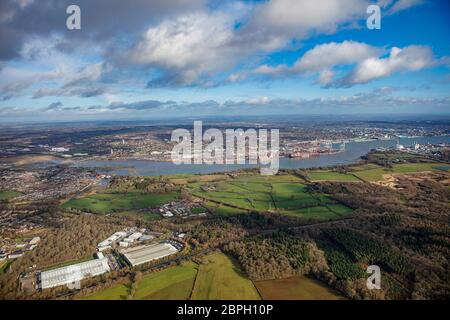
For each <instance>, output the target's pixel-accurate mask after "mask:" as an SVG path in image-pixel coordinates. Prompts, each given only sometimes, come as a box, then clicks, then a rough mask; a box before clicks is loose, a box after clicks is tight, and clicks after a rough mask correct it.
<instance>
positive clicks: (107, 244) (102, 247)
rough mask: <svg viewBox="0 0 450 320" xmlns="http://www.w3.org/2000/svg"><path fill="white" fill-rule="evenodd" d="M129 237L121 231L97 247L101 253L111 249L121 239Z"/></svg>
mask: <svg viewBox="0 0 450 320" xmlns="http://www.w3.org/2000/svg"><path fill="white" fill-rule="evenodd" d="M126 236H127V233H126V232H124V231H119V232H116V233H114V234H113V235H112V236H110V237H109V238H108V239H106V240H103V241H102V242H100V243H99V244H98V245H97V248H98V250H99V251H103V250H105V249H110V248H111V246H112V244H113V243H114V242H116V241H118V240H120V239H123V238H125V237H126Z"/></svg>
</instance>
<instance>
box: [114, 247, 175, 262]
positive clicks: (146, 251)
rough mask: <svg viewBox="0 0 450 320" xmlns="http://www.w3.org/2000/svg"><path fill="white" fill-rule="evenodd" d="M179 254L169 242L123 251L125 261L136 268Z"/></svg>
mask: <svg viewBox="0 0 450 320" xmlns="http://www.w3.org/2000/svg"><path fill="white" fill-rule="evenodd" d="M177 252H178V249H177V248H176V247H175V246H174V245H172V244H171V243H168V242H163V243H158V244H152V245H147V246H139V247H135V248H131V249H125V250H122V251H121V253H122V254H123V256H124V257H125V259H126V260H127V261H128V262H129V263H130V264H131V265H132V266H133V267H134V266H137V265H140V264H143V263H146V262H150V261H152V260H156V259H161V258H164V257H167V256H170V255H172V254H175V253H177Z"/></svg>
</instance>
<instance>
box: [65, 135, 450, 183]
mask: <svg viewBox="0 0 450 320" xmlns="http://www.w3.org/2000/svg"><path fill="white" fill-rule="evenodd" d="M397 142H399V143H400V144H401V145H403V146H412V145H414V144H416V143H419V144H428V143H432V144H438V143H450V136H440V137H414V138H400V139H399V140H374V141H355V142H348V143H347V144H346V146H345V151H344V152H339V153H336V154H330V155H323V156H319V157H311V158H309V159H290V158H281V159H280V169H296V168H317V167H328V166H334V165H342V164H351V163H355V162H357V161H358V160H359V159H360V157H361V156H363V155H365V154H367V153H368V152H369V151H370V150H372V149H376V148H381V147H384V148H392V147H395V146H396V144H397ZM335 147H337V146H335ZM73 166H75V167H84V168H96V169H99V170H100V171H103V170H104V171H105V172H109V173H111V174H115V175H132V176H159V175H167V174H188V173H201V174H205V173H213V172H226V171H234V170H238V169H241V168H250V167H251V166H250V165H205V164H181V165H175V164H173V163H172V162H162V161H150V160H101V161H97V160H90V161H81V162H76V163H74V164H73ZM102 169H103V170H102Z"/></svg>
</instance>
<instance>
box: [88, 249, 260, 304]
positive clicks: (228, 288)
mask: <svg viewBox="0 0 450 320" xmlns="http://www.w3.org/2000/svg"><path fill="white" fill-rule="evenodd" d="M203 259H204V261H205V262H204V263H203V264H201V265H200V266H199V265H197V264H196V263H194V262H192V261H189V262H186V263H183V264H182V265H180V266H176V267H170V268H168V269H165V270H163V271H159V272H155V273H151V274H148V275H144V276H143V277H142V280H140V281H139V283H138V284H137V288H136V292H135V294H134V296H133V299H134V300H159V299H162V300H188V299H215V300H220V299H245V300H249V299H260V296H259V294H258V292H257V291H256V289H255V286H254V285H253V283H252V282H251V281H250V280H248V279H247V278H246V277H245V275H243V274H242V271H241V270H240V268H239V267H238V266H237V265H236V264H234V263H233V262H232V260H231V259H230V258H228V257H227V256H226V255H224V254H222V253H215V254H211V255H208V256H206V257H204V258H203ZM130 292H131V283H127V284H120V285H116V286H114V287H111V288H108V289H105V290H102V291H99V292H96V293H94V294H92V295H89V296H87V297H84V298H83V299H85V300H126V299H127V296H128V295H129V294H130Z"/></svg>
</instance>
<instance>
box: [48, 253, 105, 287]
mask: <svg viewBox="0 0 450 320" xmlns="http://www.w3.org/2000/svg"><path fill="white" fill-rule="evenodd" d="M99 257H102V258H101V259H95V260H91V261H86V262H82V263H78V264H72V265H70V266H66V267H62V268H58V269H53V270H49V271H44V272H41V273H40V277H39V278H40V288H41V289H47V288H53V287H57V286H61V285H67V284H71V283H75V282H77V281H81V280H82V279H85V278H89V277H94V276H98V275H100V274H103V273H106V272H109V271H110V268H109V265H108V259H107V258H105V257H103V254H102V255H99Z"/></svg>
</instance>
